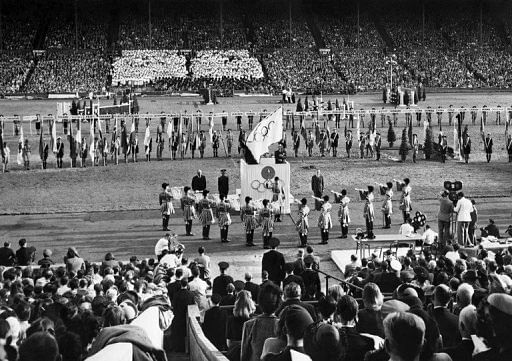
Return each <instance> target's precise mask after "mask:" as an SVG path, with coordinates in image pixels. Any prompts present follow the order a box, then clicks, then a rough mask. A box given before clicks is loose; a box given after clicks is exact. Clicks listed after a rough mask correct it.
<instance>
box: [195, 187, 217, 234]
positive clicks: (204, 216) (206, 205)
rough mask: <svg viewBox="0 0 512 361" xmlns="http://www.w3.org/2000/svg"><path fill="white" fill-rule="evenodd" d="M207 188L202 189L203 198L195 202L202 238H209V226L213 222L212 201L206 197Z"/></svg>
mask: <svg viewBox="0 0 512 361" xmlns="http://www.w3.org/2000/svg"><path fill="white" fill-rule="evenodd" d="M208 193H210V191H209V190H207V189H205V190H203V199H201V200H200V201H199V202H197V210H198V212H199V221H200V222H201V225H202V226H203V239H204V240H209V239H210V226H211V225H212V223H214V222H215V220H214V218H213V211H212V207H213V202H212V201H210V200H209V199H208V198H207V197H208Z"/></svg>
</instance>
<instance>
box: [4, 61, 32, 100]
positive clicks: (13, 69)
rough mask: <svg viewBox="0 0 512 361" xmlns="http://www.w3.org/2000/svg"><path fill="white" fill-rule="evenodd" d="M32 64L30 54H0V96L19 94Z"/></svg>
mask: <svg viewBox="0 0 512 361" xmlns="http://www.w3.org/2000/svg"><path fill="white" fill-rule="evenodd" d="M32 62H33V60H32V57H31V56H30V54H16V55H12V54H9V53H0V94H9V93H16V92H18V91H19V90H20V88H21V86H22V85H23V82H24V81H25V79H26V77H27V72H28V69H29V68H30V66H31V64H32Z"/></svg>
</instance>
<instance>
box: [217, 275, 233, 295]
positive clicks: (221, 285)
mask: <svg viewBox="0 0 512 361" xmlns="http://www.w3.org/2000/svg"><path fill="white" fill-rule="evenodd" d="M230 283H233V278H232V277H231V276H228V275H225V274H221V275H220V276H217V277H215V279H214V280H213V287H212V293H218V294H219V295H221V296H222V297H224V296H225V295H227V294H228V291H227V290H226V287H227V285H228V284H230Z"/></svg>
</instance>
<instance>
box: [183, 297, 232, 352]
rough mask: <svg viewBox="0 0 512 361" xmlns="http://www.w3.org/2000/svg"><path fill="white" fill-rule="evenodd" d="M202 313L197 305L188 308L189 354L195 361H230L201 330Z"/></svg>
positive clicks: (187, 345) (187, 344)
mask: <svg viewBox="0 0 512 361" xmlns="http://www.w3.org/2000/svg"><path fill="white" fill-rule="evenodd" d="M199 320H200V312H199V308H198V307H197V305H191V306H188V314H187V342H186V347H187V353H188V354H189V355H190V359H191V360H194V361H228V359H227V357H226V356H224V354H223V353H222V352H220V351H219V350H217V348H216V347H215V346H214V345H213V344H212V343H211V342H210V340H208V338H207V337H206V336H205V335H204V333H203V329H202V328H201V324H200V323H199Z"/></svg>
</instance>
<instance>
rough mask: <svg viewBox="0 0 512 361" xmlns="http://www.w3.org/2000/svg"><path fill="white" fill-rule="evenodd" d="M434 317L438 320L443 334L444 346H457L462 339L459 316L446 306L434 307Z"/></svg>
mask: <svg viewBox="0 0 512 361" xmlns="http://www.w3.org/2000/svg"><path fill="white" fill-rule="evenodd" d="M432 317H434V319H435V320H436V322H437V326H438V327H439V332H440V333H441V336H443V346H444V347H454V346H457V345H458V344H459V343H460V341H461V337H460V333H459V326H458V322H459V318H458V317H457V316H456V315H454V314H453V313H451V312H450V311H448V310H447V309H446V308H444V307H437V308H434V309H433V310H432Z"/></svg>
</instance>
